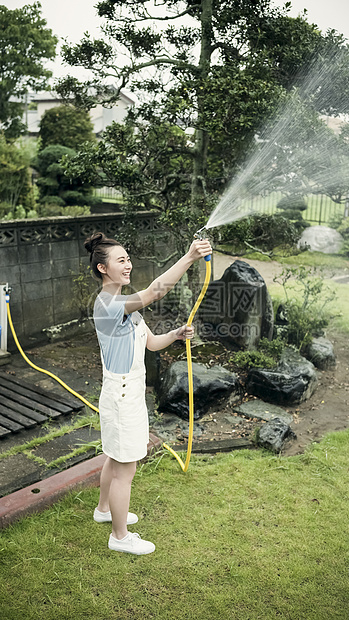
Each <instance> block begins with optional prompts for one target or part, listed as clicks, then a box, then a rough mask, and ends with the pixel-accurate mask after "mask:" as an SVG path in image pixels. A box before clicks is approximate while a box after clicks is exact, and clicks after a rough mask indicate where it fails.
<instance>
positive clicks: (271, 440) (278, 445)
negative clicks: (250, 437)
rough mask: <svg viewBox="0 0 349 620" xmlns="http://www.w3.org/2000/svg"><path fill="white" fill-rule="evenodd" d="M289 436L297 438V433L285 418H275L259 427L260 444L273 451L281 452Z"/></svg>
mask: <svg viewBox="0 0 349 620" xmlns="http://www.w3.org/2000/svg"><path fill="white" fill-rule="evenodd" d="M287 438H292V439H296V435H295V434H294V432H293V431H292V430H291V428H290V426H289V425H288V424H287V423H286V422H285V421H284V420H281V419H280V418H274V419H273V420H270V421H269V422H266V424H263V426H262V427H261V428H260V429H259V433H258V445H260V446H262V447H263V448H267V450H272V451H273V452H280V451H281V450H282V447H283V444H284V441H285V439H287Z"/></svg>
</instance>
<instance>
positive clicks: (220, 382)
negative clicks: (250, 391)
mask: <svg viewBox="0 0 349 620" xmlns="http://www.w3.org/2000/svg"><path fill="white" fill-rule="evenodd" d="M193 386H194V418H195V419H196V420H197V419H198V418H200V417H201V416H202V415H203V414H204V413H206V411H207V410H208V409H209V407H210V406H211V405H212V404H213V403H215V402H217V401H219V400H220V399H221V398H223V397H224V396H228V395H229V394H231V393H232V392H234V391H236V392H240V389H241V387H240V383H239V380H238V378H237V376H236V375H235V374H234V373H232V372H229V371H228V370H225V368H222V367H221V366H212V367H211V368H206V366H203V365H202V364H195V363H194V364H193ZM158 396H159V409H160V410H161V411H168V412H171V413H175V414H176V415H178V416H180V417H181V418H184V419H185V420H187V419H188V417H189V401H188V399H189V388H188V369H187V364H186V362H175V363H174V364H171V366H170V367H169V368H168V369H167V370H166V372H165V373H164V376H163V378H162V379H161V381H160V385H159V388H158Z"/></svg>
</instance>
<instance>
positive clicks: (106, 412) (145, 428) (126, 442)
mask: <svg viewBox="0 0 349 620" xmlns="http://www.w3.org/2000/svg"><path fill="white" fill-rule="evenodd" d="M146 342H147V331H146V327H145V323H144V320H141V321H140V323H139V324H138V325H137V326H135V340H134V357H133V363H132V366H131V369H130V372H127V373H124V374H117V373H114V372H110V371H109V370H107V369H106V367H105V365H104V361H103V358H102V363H103V385H102V391H101V395H100V399H99V417H100V422H101V437H102V449H103V452H104V454H106V455H107V456H110V457H111V458H112V459H115V460H116V461H119V462H120V463H129V462H131V461H139V460H140V459H142V458H144V457H145V456H146V454H147V445H148V442H149V421H148V411H147V407H146V403H145V365H144V353H145V346H146Z"/></svg>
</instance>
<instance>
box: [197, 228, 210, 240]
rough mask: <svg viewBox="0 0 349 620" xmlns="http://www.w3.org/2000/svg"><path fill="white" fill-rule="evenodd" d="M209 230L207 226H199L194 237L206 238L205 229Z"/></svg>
mask: <svg viewBox="0 0 349 620" xmlns="http://www.w3.org/2000/svg"><path fill="white" fill-rule="evenodd" d="M204 230H205V231H207V229H206V226H203V227H202V228H199V230H197V231H196V233H195V235H194V237H195V239H206V235H205V233H204V232H203V231H204Z"/></svg>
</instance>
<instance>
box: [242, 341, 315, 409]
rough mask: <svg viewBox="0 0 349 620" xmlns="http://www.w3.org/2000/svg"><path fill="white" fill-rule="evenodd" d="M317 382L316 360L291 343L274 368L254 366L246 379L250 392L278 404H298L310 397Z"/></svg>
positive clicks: (247, 388)
mask: <svg viewBox="0 0 349 620" xmlns="http://www.w3.org/2000/svg"><path fill="white" fill-rule="evenodd" d="M316 386H317V375H316V371H315V368H314V366H313V364H312V363H311V362H309V361H308V360H306V359H305V358H304V357H302V356H301V355H300V354H299V353H298V351H294V350H293V349H291V348H289V347H287V348H286V349H285V351H284V352H283V354H282V356H281V359H280V362H279V364H278V365H277V367H276V368H275V370H264V369H260V368H252V369H251V370H250V371H249V373H248V375H247V380H246V390H247V391H248V392H249V393H250V394H253V396H258V397H260V398H263V400H267V401H270V402H272V403H276V404H277V405H297V404H299V403H301V402H303V401H304V400H307V399H308V398H310V396H311V395H312V394H313V393H314V392H315V389H316Z"/></svg>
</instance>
